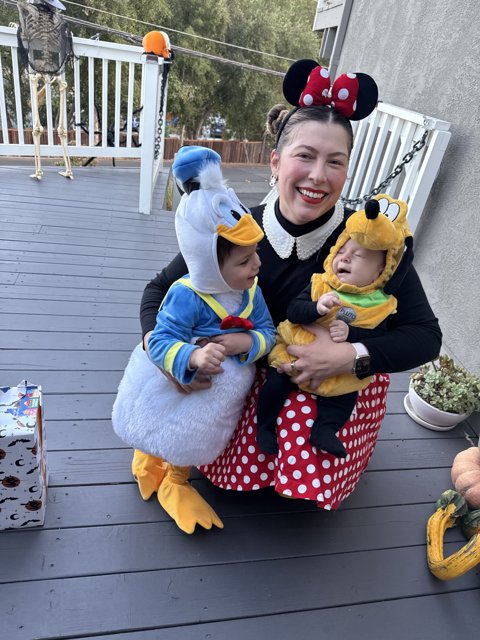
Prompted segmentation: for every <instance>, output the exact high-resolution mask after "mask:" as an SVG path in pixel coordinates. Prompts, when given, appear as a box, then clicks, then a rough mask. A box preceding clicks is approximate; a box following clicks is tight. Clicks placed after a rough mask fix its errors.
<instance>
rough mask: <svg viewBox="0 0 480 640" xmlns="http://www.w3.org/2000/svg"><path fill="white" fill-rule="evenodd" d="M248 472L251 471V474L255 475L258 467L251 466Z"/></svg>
mask: <svg viewBox="0 0 480 640" xmlns="http://www.w3.org/2000/svg"><path fill="white" fill-rule="evenodd" d="M250 471H251V472H252V473H257V471H258V467H257V465H256V464H252V465H251V466H250Z"/></svg>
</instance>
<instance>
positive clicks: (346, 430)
mask: <svg viewBox="0 0 480 640" xmlns="http://www.w3.org/2000/svg"><path fill="white" fill-rule="evenodd" d="M342 436H343V437H344V438H346V437H347V436H348V429H342Z"/></svg>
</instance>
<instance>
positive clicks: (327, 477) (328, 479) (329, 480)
mask: <svg viewBox="0 0 480 640" xmlns="http://www.w3.org/2000/svg"><path fill="white" fill-rule="evenodd" d="M323 481H324V482H326V483H327V484H330V482H331V481H332V476H329V475H328V473H327V474H326V475H324V476H323Z"/></svg>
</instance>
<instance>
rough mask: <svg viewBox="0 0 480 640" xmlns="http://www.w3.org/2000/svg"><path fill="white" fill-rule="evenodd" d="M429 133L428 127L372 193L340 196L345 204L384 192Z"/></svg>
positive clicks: (421, 145)
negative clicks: (351, 196)
mask: <svg viewBox="0 0 480 640" xmlns="http://www.w3.org/2000/svg"><path fill="white" fill-rule="evenodd" d="M429 133H430V130H429V129H426V130H425V131H424V132H423V135H422V137H421V138H420V140H416V141H415V142H414V143H413V147H412V149H411V150H410V151H409V152H408V153H406V154H405V155H404V156H403V158H402V161H401V162H400V163H399V164H397V166H396V167H395V168H394V169H393V171H392V173H391V174H390V175H389V176H387V177H386V178H385V180H383V182H381V183H380V184H379V185H378V186H377V187H375V188H374V189H372V190H371V191H370V193H366V194H365V195H364V196H362V197H360V198H343V197H342V198H340V199H341V200H342V202H344V203H345V204H353V205H355V204H362V203H363V202H365V201H366V200H370V198H371V197H372V196H376V195H378V194H379V193H383V191H384V189H385V187H388V185H389V184H390V183H391V182H392V180H394V179H395V178H396V177H397V176H398V175H399V174H400V173H401V172H402V171H403V167H404V166H405V165H406V164H408V163H409V162H411V161H412V159H413V157H414V156H415V154H416V153H418V151H420V149H422V148H423V147H424V146H425V144H426V142H427V137H428V134H429Z"/></svg>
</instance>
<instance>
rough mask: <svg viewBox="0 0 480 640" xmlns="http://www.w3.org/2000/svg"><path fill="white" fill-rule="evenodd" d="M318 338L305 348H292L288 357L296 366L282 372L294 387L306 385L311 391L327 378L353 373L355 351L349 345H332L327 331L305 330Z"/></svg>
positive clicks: (289, 366) (289, 365)
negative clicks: (295, 385) (287, 376)
mask: <svg viewBox="0 0 480 640" xmlns="http://www.w3.org/2000/svg"><path fill="white" fill-rule="evenodd" d="M304 329H305V330H306V331H309V332H310V333H313V334H314V335H315V341H314V342H312V343H310V344H306V345H290V346H289V347H287V351H288V353H289V354H290V355H291V356H292V360H294V364H295V366H294V367H293V376H292V364H291V363H287V364H284V365H282V366H281V367H280V370H281V371H282V372H283V373H286V374H287V375H290V376H292V381H293V382H295V384H300V383H304V382H305V383H307V384H308V386H309V387H310V388H311V389H315V388H316V387H318V385H319V384H320V382H321V381H322V380H324V379H325V378H330V377H331V376H334V375H339V374H341V373H352V369H353V363H354V360H355V356H356V351H355V349H354V348H353V347H352V345H351V344H350V343H349V342H333V340H332V339H331V337H330V333H329V331H328V329H326V328H325V327H320V326H318V325H316V324H313V325H308V326H307V327H304Z"/></svg>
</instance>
